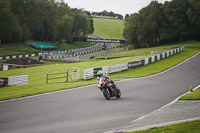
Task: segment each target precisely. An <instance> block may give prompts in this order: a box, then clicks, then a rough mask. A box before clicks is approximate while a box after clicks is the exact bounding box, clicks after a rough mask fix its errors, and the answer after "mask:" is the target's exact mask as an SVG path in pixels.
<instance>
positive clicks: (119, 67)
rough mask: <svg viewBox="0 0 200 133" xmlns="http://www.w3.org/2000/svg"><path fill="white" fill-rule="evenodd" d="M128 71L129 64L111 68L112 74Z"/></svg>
mask: <svg viewBox="0 0 200 133" xmlns="http://www.w3.org/2000/svg"><path fill="white" fill-rule="evenodd" d="M127 69H128V63H124V64H117V65H114V66H111V67H110V73H114V72H120V71H123V70H127Z"/></svg>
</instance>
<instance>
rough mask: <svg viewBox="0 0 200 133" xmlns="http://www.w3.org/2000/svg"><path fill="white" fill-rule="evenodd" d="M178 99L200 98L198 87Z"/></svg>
mask: <svg viewBox="0 0 200 133" xmlns="http://www.w3.org/2000/svg"><path fill="white" fill-rule="evenodd" d="M179 100H200V88H198V89H197V90H195V91H194V92H190V93H188V94H186V95H184V96H182V97H181V98H179Z"/></svg>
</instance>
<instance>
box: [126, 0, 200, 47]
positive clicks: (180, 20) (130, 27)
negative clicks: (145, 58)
mask: <svg viewBox="0 0 200 133" xmlns="http://www.w3.org/2000/svg"><path fill="white" fill-rule="evenodd" d="M199 14H200V1H198V0H189V1H188V0H172V1H170V2H165V3H164V4H160V3H158V2H157V1H152V2H151V3H150V4H149V5H148V6H147V7H145V8H143V9H141V10H140V11H139V13H138V14H134V15H131V16H129V17H128V18H127V19H125V29H124V37H125V39H126V41H127V42H128V43H131V44H134V45H135V46H136V47H146V46H155V45H159V44H163V43H172V42H181V41H185V40H191V39H196V40H199V39H200V38H199V36H200V17H199V16H200V15H199Z"/></svg>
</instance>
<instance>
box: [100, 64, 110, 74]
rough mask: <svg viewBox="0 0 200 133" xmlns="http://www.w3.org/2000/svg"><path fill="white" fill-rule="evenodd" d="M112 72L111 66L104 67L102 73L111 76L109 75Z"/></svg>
mask: <svg viewBox="0 0 200 133" xmlns="http://www.w3.org/2000/svg"><path fill="white" fill-rule="evenodd" d="M110 70H111V67H110V66H105V67H102V71H103V73H105V74H109V73H110Z"/></svg>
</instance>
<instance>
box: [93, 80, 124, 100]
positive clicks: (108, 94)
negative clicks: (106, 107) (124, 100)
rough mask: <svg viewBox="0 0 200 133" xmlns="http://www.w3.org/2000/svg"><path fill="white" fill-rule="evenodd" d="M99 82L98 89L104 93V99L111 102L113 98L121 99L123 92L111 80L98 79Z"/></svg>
mask: <svg viewBox="0 0 200 133" xmlns="http://www.w3.org/2000/svg"><path fill="white" fill-rule="evenodd" d="M97 81H98V88H99V89H100V90H101V91H102V93H103V95H104V97H105V98H106V99H107V100H110V99H111V98H112V97H116V98H120V97H121V91H120V89H119V88H118V87H117V86H116V85H115V87H114V85H113V84H112V83H111V82H109V79H107V78H104V77H102V78H99V77H98V78H97Z"/></svg>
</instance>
